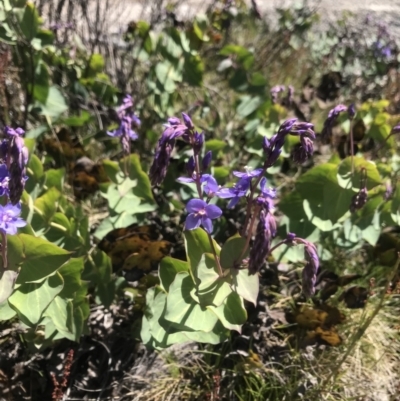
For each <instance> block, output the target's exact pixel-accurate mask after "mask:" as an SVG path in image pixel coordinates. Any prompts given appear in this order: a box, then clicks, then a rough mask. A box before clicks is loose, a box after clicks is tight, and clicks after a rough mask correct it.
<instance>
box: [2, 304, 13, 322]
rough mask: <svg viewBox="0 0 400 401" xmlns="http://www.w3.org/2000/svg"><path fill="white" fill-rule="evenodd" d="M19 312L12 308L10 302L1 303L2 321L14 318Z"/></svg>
mask: <svg viewBox="0 0 400 401" xmlns="http://www.w3.org/2000/svg"><path fill="white" fill-rule="evenodd" d="M16 314H17V312H15V310H14V309H13V308H11V306H10V304H9V303H8V302H7V301H6V302H3V303H1V304H0V321H4V320H10V319H12V318H13V317H14V316H15V315H16Z"/></svg>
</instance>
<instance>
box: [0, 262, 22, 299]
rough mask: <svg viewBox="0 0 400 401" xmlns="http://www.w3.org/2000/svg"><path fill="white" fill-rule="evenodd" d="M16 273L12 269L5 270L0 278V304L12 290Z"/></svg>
mask: <svg viewBox="0 0 400 401" xmlns="http://www.w3.org/2000/svg"><path fill="white" fill-rule="evenodd" d="M17 276H18V273H17V272H15V271H13V270H6V271H5V272H4V273H3V275H2V277H1V278H0V304H2V303H3V302H5V301H6V300H7V299H8V298H9V296H10V295H11V294H12V292H13V291H14V285H15V280H16V279H17Z"/></svg>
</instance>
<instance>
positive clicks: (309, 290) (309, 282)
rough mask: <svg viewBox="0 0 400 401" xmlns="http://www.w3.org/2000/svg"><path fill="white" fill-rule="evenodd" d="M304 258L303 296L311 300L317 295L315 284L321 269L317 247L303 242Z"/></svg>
mask: <svg viewBox="0 0 400 401" xmlns="http://www.w3.org/2000/svg"><path fill="white" fill-rule="evenodd" d="M303 243H304V257H305V259H306V262H307V263H306V265H305V266H304V268H303V280H302V287H303V294H304V295H305V296H306V297H307V298H310V297H312V296H313V295H314V294H315V283H316V281H317V273H318V268H319V258H318V254H317V249H316V248H315V245H314V244H312V243H311V242H309V241H306V240H303Z"/></svg>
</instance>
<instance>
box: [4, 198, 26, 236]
mask: <svg viewBox="0 0 400 401" xmlns="http://www.w3.org/2000/svg"><path fill="white" fill-rule="evenodd" d="M20 214H21V205H20V204H17V205H15V206H13V205H12V204H10V203H8V204H7V205H5V206H2V205H0V231H1V232H3V233H5V234H10V235H15V234H16V233H17V228H18V227H25V226H26V221H24V220H22V219H21V218H20V217H19V215H20Z"/></svg>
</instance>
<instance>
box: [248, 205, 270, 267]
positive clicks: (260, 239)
mask: <svg viewBox="0 0 400 401" xmlns="http://www.w3.org/2000/svg"><path fill="white" fill-rule="evenodd" d="M275 234H276V222H275V219H274V217H273V216H272V214H271V213H268V212H267V211H266V210H264V209H262V210H261V212H260V220H259V221H258V224H257V230H256V236H255V239H254V244H253V246H252V247H251V250H250V255H249V274H256V273H257V272H258V271H259V270H260V269H261V267H262V266H263V264H264V261H265V258H266V257H267V256H268V254H269V252H270V250H271V240H272V237H273V236H274V235H275Z"/></svg>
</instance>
